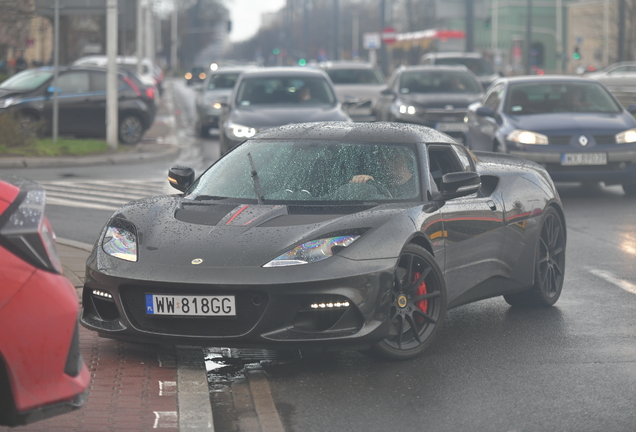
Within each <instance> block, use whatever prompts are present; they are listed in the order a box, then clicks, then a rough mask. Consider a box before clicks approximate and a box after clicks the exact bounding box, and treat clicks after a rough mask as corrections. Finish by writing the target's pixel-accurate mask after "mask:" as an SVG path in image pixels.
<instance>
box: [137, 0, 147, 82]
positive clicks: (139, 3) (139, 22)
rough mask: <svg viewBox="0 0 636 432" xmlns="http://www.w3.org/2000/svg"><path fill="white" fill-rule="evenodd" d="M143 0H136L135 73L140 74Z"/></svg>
mask: <svg viewBox="0 0 636 432" xmlns="http://www.w3.org/2000/svg"><path fill="white" fill-rule="evenodd" d="M144 13H145V12H144V0H137V28H136V29H135V30H136V31H137V34H136V36H137V42H136V44H135V45H136V50H137V75H141V59H142V57H143V56H144V53H143V49H144V48H143V47H144V30H143V29H144Z"/></svg>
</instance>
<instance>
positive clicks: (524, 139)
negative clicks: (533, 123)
mask: <svg viewBox="0 0 636 432" xmlns="http://www.w3.org/2000/svg"><path fill="white" fill-rule="evenodd" d="M506 139H507V140H508V141H513V142H517V143H520V144H538V145H547V144H548V137H547V136H545V135H542V134H539V133H536V132H530V131H524V130H518V129H515V130H513V131H512V132H510V133H509V134H508V136H507V137H506Z"/></svg>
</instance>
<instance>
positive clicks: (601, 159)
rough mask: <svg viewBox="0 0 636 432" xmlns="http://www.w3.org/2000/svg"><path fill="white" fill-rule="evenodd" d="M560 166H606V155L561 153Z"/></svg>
mask: <svg viewBox="0 0 636 432" xmlns="http://www.w3.org/2000/svg"><path fill="white" fill-rule="evenodd" d="M561 165H607V153H563V154H562V155H561Z"/></svg>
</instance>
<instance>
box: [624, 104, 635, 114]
mask: <svg viewBox="0 0 636 432" xmlns="http://www.w3.org/2000/svg"><path fill="white" fill-rule="evenodd" d="M625 109H626V110H627V112H629V113H630V114H636V105H627V108H625Z"/></svg>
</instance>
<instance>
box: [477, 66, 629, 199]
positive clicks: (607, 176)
mask: <svg viewBox="0 0 636 432" xmlns="http://www.w3.org/2000/svg"><path fill="white" fill-rule="evenodd" d="M634 108H636V107H630V110H631V111H632V112H634V111H635V110H634ZM468 145H469V147H470V148H472V149H474V150H488V151H491V150H494V151H499V152H505V153H509V154H512V155H515V156H520V157H522V158H525V159H529V160H531V161H534V162H537V163H540V164H541V165H543V166H544V167H545V168H546V169H547V171H548V172H549V173H550V176H552V178H553V179H554V181H574V182H582V183H595V182H604V183H605V184H606V185H611V184H621V185H622V186H623V190H624V191H625V193H626V194H628V195H636V119H634V116H633V115H632V114H630V113H629V112H627V111H626V110H625V108H623V106H622V105H621V104H620V103H619V102H618V101H617V100H616V98H614V97H613V96H612V94H611V93H610V92H609V91H607V89H606V88H605V87H604V86H603V85H602V84H601V83H599V82H597V81H595V80H592V79H587V78H578V77H573V76H562V77H559V76H550V77H548V76H544V77H515V78H502V79H500V80H499V81H497V82H495V84H493V85H492V86H491V88H490V90H489V91H488V92H487V93H486V95H485V96H484V98H483V100H482V101H480V102H478V103H475V104H473V105H471V106H470V108H469V111H468Z"/></svg>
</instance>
